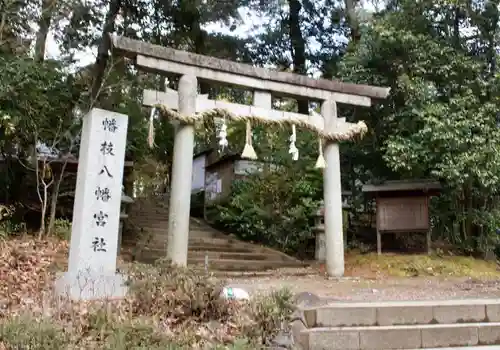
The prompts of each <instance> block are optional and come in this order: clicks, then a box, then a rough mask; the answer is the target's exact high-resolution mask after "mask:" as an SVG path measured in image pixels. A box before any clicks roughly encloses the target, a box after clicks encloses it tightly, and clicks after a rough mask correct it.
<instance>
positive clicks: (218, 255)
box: [188, 249, 283, 263]
mask: <svg viewBox="0 0 500 350" xmlns="http://www.w3.org/2000/svg"><path fill="white" fill-rule="evenodd" d="M205 256H207V257H208V260H209V262H210V261H213V260H248V261H250V263H253V262H254V261H259V260H268V261H269V260H271V261H276V256H275V255H271V254H266V253H264V252H262V253H255V252H233V251H229V252H226V251H224V252H214V251H202V250H199V251H192V250H191V249H190V250H189V252H188V259H205ZM281 261H283V260H282V259H281Z"/></svg>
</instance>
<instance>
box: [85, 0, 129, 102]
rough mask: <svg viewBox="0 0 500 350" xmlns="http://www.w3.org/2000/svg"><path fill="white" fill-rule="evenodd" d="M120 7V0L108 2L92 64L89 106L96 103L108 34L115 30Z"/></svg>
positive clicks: (106, 57) (102, 73) (109, 41)
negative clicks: (92, 72)
mask: <svg viewBox="0 0 500 350" xmlns="http://www.w3.org/2000/svg"><path fill="white" fill-rule="evenodd" d="M121 7H122V0H111V2H110V3H109V9H108V13H107V14H106V20H105V22H104V27H103V30H102V37H101V42H100V44H99V48H98V49H97V58H96V61H95V64H94V74H93V76H94V81H93V83H92V90H91V93H90V106H89V107H90V108H92V107H93V105H94V104H96V102H97V99H98V97H99V93H100V91H101V87H102V84H103V80H104V74H105V72H106V66H107V64H108V60H109V50H110V49H111V38H110V34H111V33H113V32H114V31H115V21H116V17H117V16H118V13H119V12H120V9H121Z"/></svg>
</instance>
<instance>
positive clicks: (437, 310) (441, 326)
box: [299, 299, 500, 350]
mask: <svg viewBox="0 0 500 350" xmlns="http://www.w3.org/2000/svg"><path fill="white" fill-rule="evenodd" d="M302 311H303V316H304V322H305V326H306V328H305V329H304V330H302V331H301V332H300V335H299V339H300V343H301V345H302V347H303V349H306V350H323V349H325V350H326V349H329V350H341V349H342V350H368V349H369V350H392V349H429V348H446V347H451V348H453V347H460V346H461V347H469V346H479V345H497V346H498V349H500V299H485V300H472V299H470V300H436V301H405V302H370V303H348V302H335V303H329V304H328V305H324V306H317V307H310V308H303V309H302Z"/></svg>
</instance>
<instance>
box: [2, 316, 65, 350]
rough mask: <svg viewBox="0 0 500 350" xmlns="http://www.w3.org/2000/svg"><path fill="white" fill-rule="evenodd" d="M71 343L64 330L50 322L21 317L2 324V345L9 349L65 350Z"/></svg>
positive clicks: (9, 319)
mask: <svg viewBox="0 0 500 350" xmlns="http://www.w3.org/2000/svg"><path fill="white" fill-rule="evenodd" d="M69 343H70V337H69V335H68V334H67V333H66V331H65V330H64V328H62V327H60V326H58V325H57V324H55V323H53V322H51V321H50V320H45V319H42V320H36V319H35V318H33V317H30V316H20V317H11V318H8V319H6V320H5V321H4V322H3V323H1V324H0V345H3V346H5V347H6V348H7V349H39V350H59V349H60V350H64V349H67V347H68V344H69Z"/></svg>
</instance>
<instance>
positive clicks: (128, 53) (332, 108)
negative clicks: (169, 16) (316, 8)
mask: <svg viewBox="0 0 500 350" xmlns="http://www.w3.org/2000/svg"><path fill="white" fill-rule="evenodd" d="M111 41H112V49H113V51H114V53H116V54H119V55H122V56H125V57H128V58H131V59H133V60H134V61H135V64H136V66H137V67H138V68H139V69H141V70H143V71H148V72H153V73H158V74H163V75H165V74H166V73H170V74H172V73H173V74H178V75H180V76H181V78H180V81H179V90H178V92H177V91H173V90H167V91H166V92H159V91H152V90H146V91H145V92H144V100H143V103H144V105H147V106H157V105H166V106H168V107H169V108H170V109H172V110H173V109H175V110H177V111H178V113H179V114H180V115H183V116H195V115H196V113H200V112H204V111H207V110H213V109H224V110H226V111H229V112H231V113H233V114H235V115H244V116H249V117H250V118H252V117H256V118H258V119H260V120H264V121H266V122H280V121H282V122H283V121H285V122H287V123H290V124H298V125H301V126H306V127H308V128H309V129H311V130H315V131H317V132H318V133H320V134H322V135H323V136H324V135H334V134H342V133H349V132H356V131H355V130H356V128H358V129H359V125H357V124H352V123H346V122H345V118H342V119H339V118H337V103H345V104H351V105H358V106H371V104H372V100H373V99H385V98H386V97H387V96H388V94H389V90H390V89H389V88H382V87H374V86H367V85H357V84H347V83H342V82H339V81H334V80H326V79H312V78H309V77H306V76H301V75H297V74H291V73H284V72H277V71H272V70H268V69H263V68H257V67H253V66H251V65H246V64H241V63H237V62H232V61H227V60H222V59H217V58H213V57H208V56H202V55H198V54H193V53H189V52H185V51H179V50H174V49H171V48H166V47H162V46H158V45H152V44H148V43H145V42H141V41H138V40H133V39H129V38H126V37H120V36H114V37H112V40H111ZM198 80H202V81H209V82H218V83H225V84H228V85H235V86H240V87H246V88H248V89H251V90H253V92H254V98H253V106H246V105H239V104H234V103H227V102H223V101H214V100H209V99H208V97H207V96H204V95H198V94H197V91H198ZM272 95H275V96H288V97H293V98H298V99H308V100H312V101H320V102H321V116H319V115H303V114H298V113H290V112H283V111H278V110H274V109H272ZM358 131H359V130H358ZM325 140H326V144H325V145H324V156H325V160H326V163H327V167H326V169H325V170H324V173H323V176H324V202H325V240H326V242H325V243H326V269H327V272H328V274H329V275H330V276H337V277H340V276H343V274H344V242H343V240H344V238H343V227H342V199H341V183H340V155H339V145H338V142H334V141H332V140H333V139H330V140H328V138H325ZM193 146H194V125H193V124H192V123H179V126H178V128H177V131H176V135H175V141H174V154H173V165H172V167H173V168H172V186H171V197H170V213H169V227H168V235H169V237H168V249H167V257H168V258H170V259H171V260H172V262H173V263H174V264H178V265H181V266H183V265H186V263H187V251H188V238H189V237H188V235H189V211H190V200H191V177H192V170H193V169H192V160H193Z"/></svg>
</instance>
